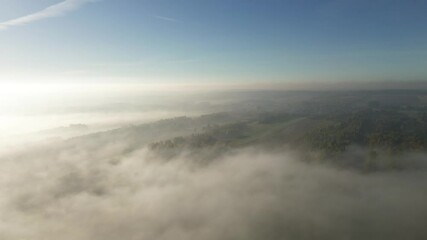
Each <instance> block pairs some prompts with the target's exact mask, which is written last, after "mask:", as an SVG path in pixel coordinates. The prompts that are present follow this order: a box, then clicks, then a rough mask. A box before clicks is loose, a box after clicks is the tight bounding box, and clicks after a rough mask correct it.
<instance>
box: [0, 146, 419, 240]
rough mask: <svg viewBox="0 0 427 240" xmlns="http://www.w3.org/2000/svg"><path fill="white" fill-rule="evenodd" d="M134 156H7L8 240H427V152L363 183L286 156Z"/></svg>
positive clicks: (2, 195)
mask: <svg viewBox="0 0 427 240" xmlns="http://www.w3.org/2000/svg"><path fill="white" fill-rule="evenodd" d="M126 147H127V146H126V144H125V143H115V144H107V145H103V146H97V147H96V148H91V147H88V146H84V145H81V147H79V148H64V149H60V150H48V149H44V150H43V151H35V152H34V153H28V152H26V153H16V154H9V155H4V156H1V157H0V159H1V161H0V164H1V168H2V170H3V171H2V172H3V174H2V175H1V176H0V212H1V213H2V214H1V216H0V239H4V240H18V239H44V240H58V239H60V240H98V239H99V240H116V239H158V240H169V239H171V240H172V239H174V240H176V239H183V240H184V239H185V240H187V239H190V240H191V239H197V240H214V239H215V240H216V239H225V240H226V239H230V240H231V239H233V240H235V239H245V240H248V239H292V240H295V239H387V240H390V239H426V238H427V230H426V229H425V223H426V220H427V205H426V204H425V202H426V200H427V189H426V188H425V182H426V181H427V168H425V164H424V163H423V161H424V160H425V159H426V155H424V154H406V155H401V156H400V157H401V158H409V159H410V161H409V162H417V163H419V165H417V166H418V167H417V168H404V169H403V170H401V171H379V172H374V173H369V174H366V173H361V172H359V171H355V170H343V169H339V168H335V167H332V166H329V165H326V164H318V163H313V162H311V163H307V162H305V161H301V160H300V159H299V157H298V156H299V155H298V154H295V153H292V152H290V151H286V152H276V153H271V152H270V153H267V152H263V151H260V150H259V149H254V148H252V149H243V150H238V151H236V152H233V153H228V154H223V155H221V157H220V158H218V159H213V160H212V161H211V162H209V163H208V164H200V161H199V160H200V159H194V158H193V157H189V156H190V155H189V154H183V155H181V156H179V157H176V158H175V159H171V160H168V161H165V160H164V159H159V158H158V156H157V155H156V154H155V153H153V152H151V151H149V150H147V149H145V148H141V149H139V150H135V151H132V152H126V151H124V150H125V149H126ZM350 154H352V153H348V154H347V155H345V154H344V155H343V156H349V155H350ZM403 162H405V161H403ZM406 162H408V161H406Z"/></svg>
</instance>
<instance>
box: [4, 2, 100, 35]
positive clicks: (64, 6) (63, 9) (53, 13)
mask: <svg viewBox="0 0 427 240" xmlns="http://www.w3.org/2000/svg"><path fill="white" fill-rule="evenodd" d="M94 1H96V0H65V1H63V2H60V3H58V4H55V5H52V6H49V7H47V8H45V9H43V10H41V11H39V12H35V13H32V14H29V15H26V16H23V17H20V18H16V19H12V20H9V21H6V22H2V23H0V30H1V29H8V28H10V27H15V26H21V25H26V24H29V23H32V22H36V21H40V20H43V19H46V18H54V17H59V16H63V15H65V14H66V13H68V12H72V11H75V10H77V9H78V8H80V7H81V6H83V5H84V4H87V3H89V2H94Z"/></svg>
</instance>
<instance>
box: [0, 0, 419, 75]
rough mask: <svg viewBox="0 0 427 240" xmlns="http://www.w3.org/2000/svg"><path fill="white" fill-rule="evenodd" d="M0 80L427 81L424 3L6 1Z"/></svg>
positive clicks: (0, 12)
mask: <svg viewBox="0 0 427 240" xmlns="http://www.w3.org/2000/svg"><path fill="white" fill-rule="evenodd" d="M0 4H1V5H0V22H1V23H0V80H1V81H32V82H38V81H55V82H70V81H72V82H79V81H84V82H87V81H90V82H138V83H154V82H155V83H159V82H160V83H212V82H234V83H249V82H251V83H252V82H301V81H307V82H312V81H317V82H322V81H330V80H332V81H378V80H380V81H383V80H387V81H414V80H416V81H419V80H425V79H427V68H426V66H427V14H426V12H427V1H422V0H369V1H368V0H311V1H309V0H98V1H96V0H92V1H91V0H67V1H63V0H38V1H36V0H0Z"/></svg>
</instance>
